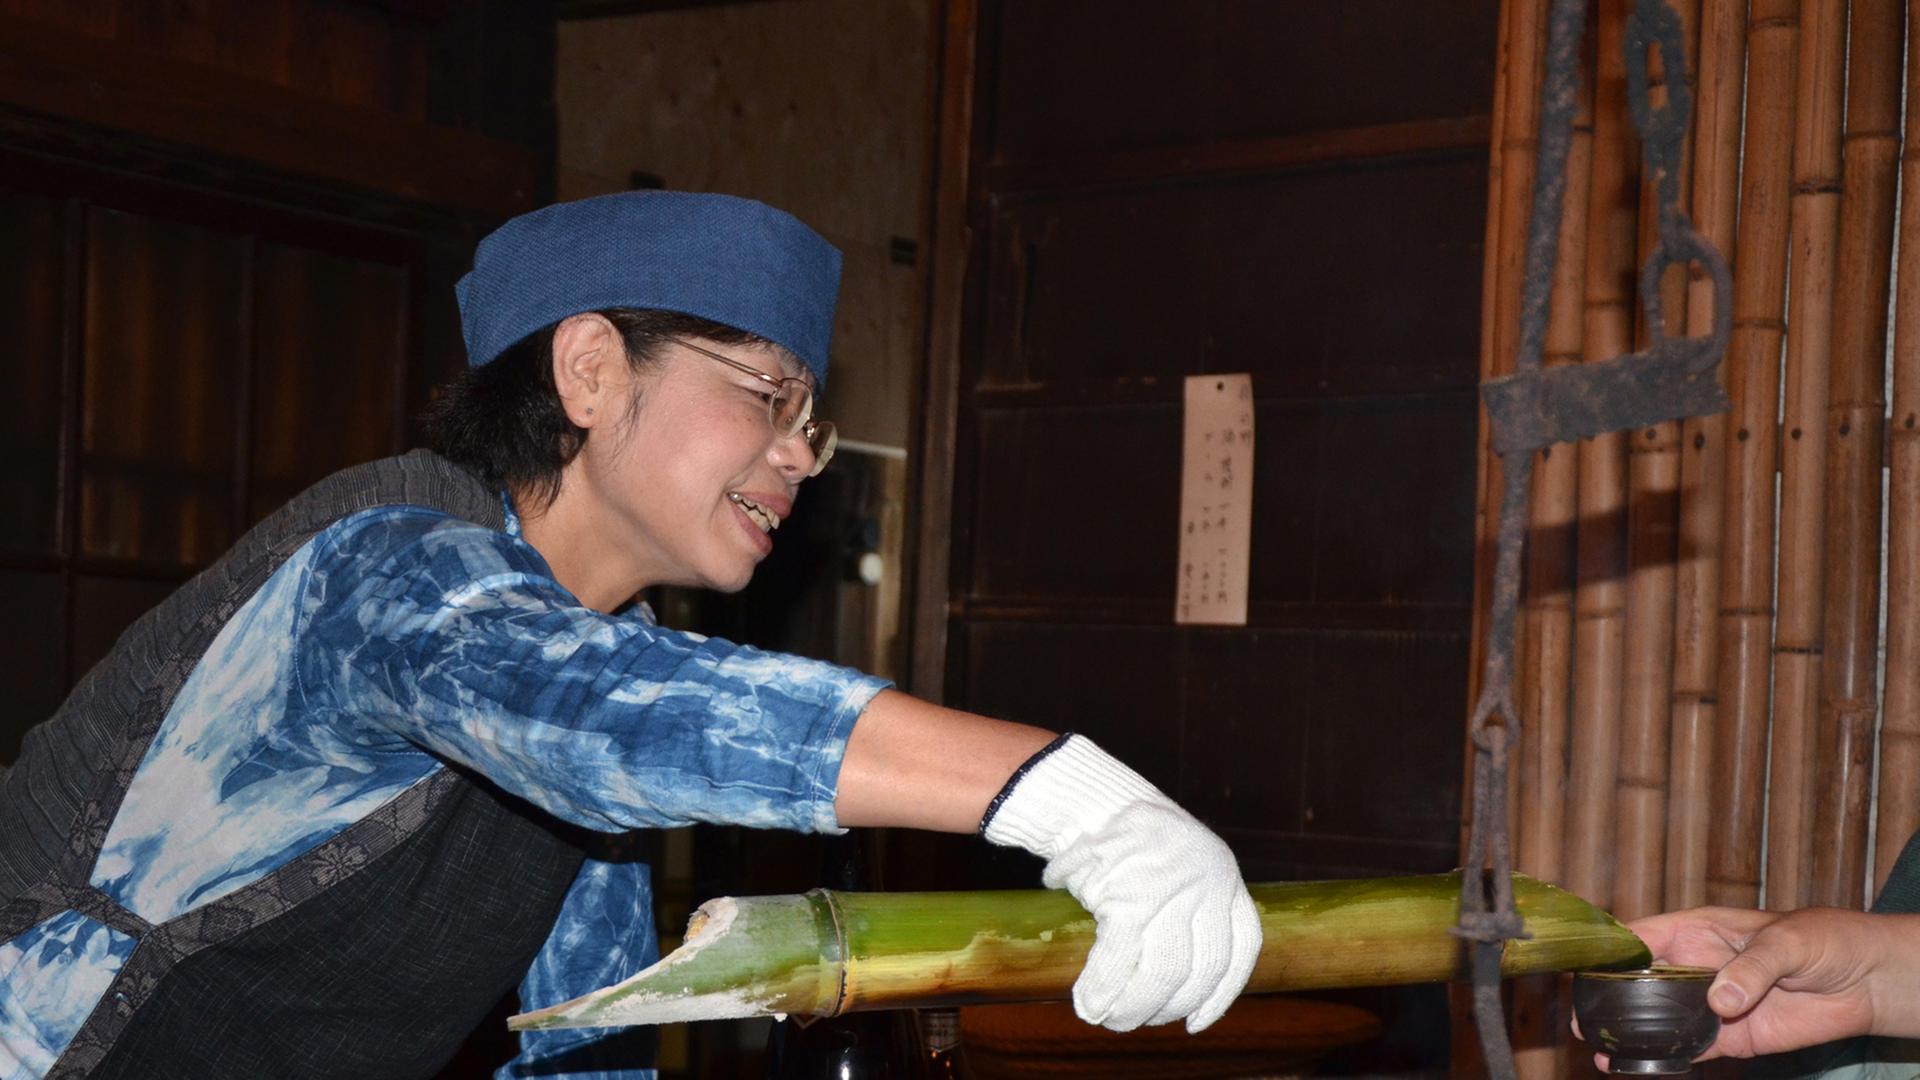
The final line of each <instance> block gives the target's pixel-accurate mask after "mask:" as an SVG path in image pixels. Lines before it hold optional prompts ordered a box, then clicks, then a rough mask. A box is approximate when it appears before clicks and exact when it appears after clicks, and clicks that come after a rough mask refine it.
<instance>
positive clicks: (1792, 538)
mask: <svg viewBox="0 0 1920 1080" xmlns="http://www.w3.org/2000/svg"><path fill="white" fill-rule="evenodd" d="M1846 24H1847V5H1846V2H1845V0H1807V3H1806V5H1805V7H1804V8H1803V9H1802V17H1801V24H1800V66H1799V85H1800V92H1799V102H1798V107H1797V108H1796V110H1795V113H1794V119H1795V126H1794V140H1793V171H1794V183H1793V205H1792V211H1791V213H1792V229H1793V280H1792V281H1791V282H1790V283H1789V286H1788V287H1789V288H1791V289H1792V290H1793V298H1792V300H1791V302H1790V310H1791V311H1792V319H1791V321H1790V322H1788V324H1787V377H1786V409H1785V419H1786V438H1785V440H1784V441H1783V443H1782V444H1781V455H1780V550H1779V563H1778V575H1779V581H1778V584H1777V590H1778V592H1777V596H1778V600H1777V604H1778V609H1779V610H1778V614H1777V615H1776V616H1775V623H1774V631H1773V641H1774V645H1773V741H1772V756H1771V760H1772V771H1771V773H1770V774H1769V776H1768V779H1767V799H1768V811H1767V890H1766V892H1767V896H1766V901H1767V906H1768V907H1770V908H1774V909H1777V910H1785V909H1788V908H1798V907H1805V906H1806V905H1807V904H1808V902H1809V901H1810V898H1811V895H1812V892H1811V886H1812V884H1813V857H1812V855H1813V853H1812V839H1813V790H1812V788H1813V782H1814V768H1813V765H1814V745H1813V735H1814V721H1815V717H1816V716H1817V714H1818V711H1819V693H1820V644H1821V638H1820V623H1821V616H1822V604H1821V596H1822V592H1823V586H1822V578H1823V576H1824V566H1823V563H1824V560H1823V559H1822V557H1821V556H1822V548H1823V547H1824V538H1825V532H1824V530H1823V529H1822V527H1821V526H1822V522H1821V518H1822V516H1823V515H1824V514H1825V512H1826V499H1825V495H1824V490H1825V487H1826V464H1827V462H1826V458H1827V443H1826V440H1825V439H1823V438H1821V434H1820V433H1821V431H1822V430H1823V429H1824V428H1825V426H1826V422H1827V395H1828V366H1829V360H1830V357H1831V355H1832V346H1833V340H1832V335H1833V273H1834V264H1835V256H1836V247H1837V244H1836V241H1837V240H1838V238H1839V223H1840V113H1841V105H1842V100H1841V90H1842V87H1843V85H1844V83H1845V79H1846V67H1845V57H1846V45H1847V42H1846Z"/></svg>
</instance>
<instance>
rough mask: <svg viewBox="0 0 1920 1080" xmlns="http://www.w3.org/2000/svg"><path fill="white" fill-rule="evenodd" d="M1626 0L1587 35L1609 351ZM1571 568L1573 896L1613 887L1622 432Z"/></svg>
mask: <svg viewBox="0 0 1920 1080" xmlns="http://www.w3.org/2000/svg"><path fill="white" fill-rule="evenodd" d="M1626 14H1627V2H1626V0H1601V3H1600V4H1599V25H1598V30H1597V33H1596V34H1595V48H1596V49H1597V56H1598V59H1597V61H1596V62H1595V77H1594V105H1593V170H1592V173H1593V175H1592V181H1591V183H1592V187H1591V193H1590V195H1589V198H1588V224H1587V233H1588V237H1587V243H1588V247H1587V275H1586V279H1587V280H1586V312H1585V316H1586V319H1585V324H1584V327H1583V343H1582V351H1583V352H1584V354H1585V356H1586V358H1587V359H1588V360H1589V361H1602V360H1610V359H1612V358H1614V357H1615V356H1618V355H1620V354H1621V353H1624V352H1628V351H1630V350H1631V349H1632V346H1633V299H1634V290H1633V278H1634V270H1635V265H1634V264H1635V257H1634V256H1635V238H1636V232H1637V216H1636V213H1635V204H1636V201H1637V200H1636V195H1637V194H1638V190H1639V182H1638V173H1639V167H1638V161H1639V143H1638V141H1637V140H1636V139H1635V138H1634V136H1633V132H1632V130H1631V128H1630V127H1629V126H1628V122H1627V115H1626V92H1625V82H1626V64H1625V61H1624V59H1623V58H1622V56H1621V45H1622V40H1623V37H1624V34H1625V29H1626ZM1578 470H1579V482H1578V489H1579V504H1580V517H1579V522H1580V524H1579V529H1578V540H1577V542H1578V544H1579V565H1578V568H1577V571H1576V573H1577V579H1576V580H1577V582H1578V585H1577V591H1576V593H1575V597H1574V611H1575V616H1576V617H1575V628H1574V688H1573V719H1572V728H1573V734H1572V744H1573V756H1572V770H1571V774H1570V776H1569V778H1568V788H1567V836H1566V851H1567V865H1566V875H1567V877H1566V880H1567V885H1568V887H1569V888H1571V889H1572V890H1573V891H1574V892H1575V893H1577V894H1579V895H1581V896H1584V897H1588V898H1590V899H1593V898H1597V899H1601V900H1604V899H1605V898H1607V897H1610V896H1612V895H1613V859H1612V852H1613V850H1614V842H1613V838H1614V807H1615V799H1614V795H1615V780H1616V773H1615V769H1616V765H1617V762H1618V756H1619V753H1618V752H1619V745H1620V730H1619V721H1620V686H1621V671H1622V662H1623V659H1624V652H1623V645H1624V634H1625V618H1624V616H1625V610H1624V609H1625V596H1624V588H1623V586H1622V581H1621V577H1622V569H1623V566H1624V562H1625V555H1626V552H1625V545H1626V535H1625V533H1626V491H1627V485H1626V475H1625V474H1626V448H1625V445H1624V441H1623V439H1622V437H1621V435H1620V434H1618V433H1614V434H1609V435H1602V436H1599V437H1598V438H1594V439H1589V440H1587V441H1586V442H1583V443H1581V444H1580V448H1579V465H1578Z"/></svg>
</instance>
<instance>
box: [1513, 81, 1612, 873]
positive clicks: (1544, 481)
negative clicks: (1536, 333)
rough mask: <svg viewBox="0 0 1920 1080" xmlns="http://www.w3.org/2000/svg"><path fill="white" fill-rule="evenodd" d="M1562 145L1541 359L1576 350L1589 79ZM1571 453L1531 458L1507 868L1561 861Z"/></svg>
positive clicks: (1575, 354) (1554, 869)
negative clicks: (1515, 794) (1556, 253)
mask: <svg viewBox="0 0 1920 1080" xmlns="http://www.w3.org/2000/svg"><path fill="white" fill-rule="evenodd" d="M1581 90H1582V93H1581V98H1580V101H1579V108H1578V111H1577V113H1576V114H1575V117H1574V123H1573V137H1572V140H1571V142H1570V143H1569V145H1568V150H1567V187H1566V195H1565V201H1564V202H1563V203H1562V204H1561V220H1560V261H1559V262H1558V264H1556V266H1555V267H1554V281H1553V293H1552V299H1551V301H1550V303H1549V312H1550V318H1549V320H1548V322H1547V336H1546V342H1545V347H1544V350H1543V355H1542V366H1543V367H1546V368H1556V367H1562V366H1565V365H1567V364H1576V363H1579V362H1580V360H1581V358H1582V353H1581V335H1582V330H1583V320H1584V313H1583V311H1582V308H1581V300H1582V297H1583V296H1584V294H1585V283H1586V267H1587V186H1588V183H1587V182H1588V176H1589V170H1590V168H1591V166H1592V161H1593V113H1592V105H1593V102H1592V84H1591V81H1590V80H1583V82H1582V87H1581ZM1578 464H1579V455H1578V453H1577V451H1576V450H1575V448H1573V447H1571V446H1550V447H1547V448H1545V449H1543V450H1541V451H1540V456H1539V459H1538V460H1537V461H1536V463H1535V465H1534V471H1533V491H1532V494H1531V497H1530V500H1529V528H1528V533H1527V552H1526V557H1527V570H1526V589H1527V591H1526V597H1525V602H1524V607H1523V608H1522V620H1523V626H1524V630H1523V632H1522V635H1521V641H1522V645H1523V648H1522V650H1521V661H1520V669H1519V671H1520V686H1521V688H1522V693H1521V695H1520V711H1521V716H1522V721H1523V725H1522V742H1521V751H1520V755H1519V759H1518V760H1519V762H1520V765H1519V767H1518V768H1517V769H1515V772H1517V773H1518V774H1519V776H1520V789H1519V800H1518V802H1519V807H1520V810H1519V814H1518V819H1519V828H1518V830H1517V831H1516V832H1515V834H1514V836H1515V843H1514V852H1515V864H1514V865H1515V868H1516V869H1518V870H1520V871H1521V872H1522V873H1525V874H1529V875H1532V876H1533V877H1537V878H1539V879H1541V880H1543V881H1549V882H1556V883H1557V882H1558V881H1559V880H1560V878H1561V873H1562V864H1563V850H1562V844H1563V842H1564V837H1565V832H1566V830H1565V825H1564V822H1565V815H1566V785H1567V760H1566V758H1567V744H1566V740H1567V712H1568V709H1569V708H1570V706H1571V702H1572V684H1571V677H1572V673H1573V621H1574V620H1573V590H1574V582H1573V536H1574V529H1575V527H1576V524H1577V518H1576V513H1577V509H1578V504H1577V497H1576V496H1577V489H1576V484H1575V478H1576V477H1577V476H1578Z"/></svg>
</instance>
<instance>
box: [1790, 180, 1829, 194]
mask: <svg viewBox="0 0 1920 1080" xmlns="http://www.w3.org/2000/svg"><path fill="white" fill-rule="evenodd" d="M1793 193H1794V194H1795V195H1838V194H1840V181H1838V180H1802V181H1800V182H1799V183H1797V184H1795V185H1793Z"/></svg>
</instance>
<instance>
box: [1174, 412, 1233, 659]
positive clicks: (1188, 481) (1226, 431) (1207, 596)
mask: <svg viewBox="0 0 1920 1080" xmlns="http://www.w3.org/2000/svg"><path fill="white" fill-rule="evenodd" d="M1252 537H1253V376H1251V375H1194V376H1190V377H1189V378H1188V379H1187V412H1186V432H1185V436H1184V439H1183V446H1182V450H1181V475H1180V568H1179V574H1180V579H1179V581H1178V582H1177V583H1176V584H1175V588H1174V607H1173V621H1174V622H1176V623H1208V624H1213V625H1217V626H1245V625H1247V560H1248V556H1249V552H1250V550H1251V547H1252Z"/></svg>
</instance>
